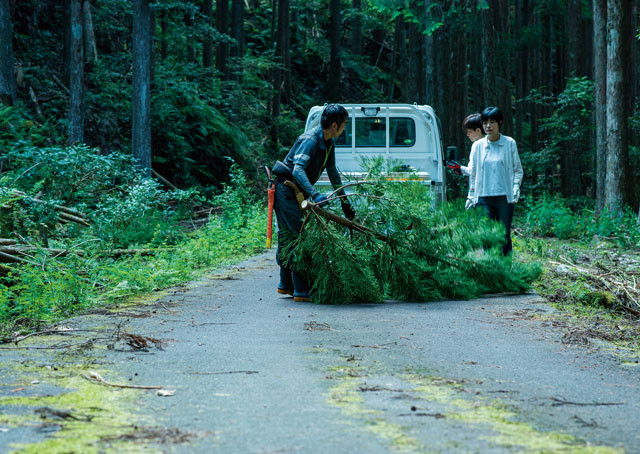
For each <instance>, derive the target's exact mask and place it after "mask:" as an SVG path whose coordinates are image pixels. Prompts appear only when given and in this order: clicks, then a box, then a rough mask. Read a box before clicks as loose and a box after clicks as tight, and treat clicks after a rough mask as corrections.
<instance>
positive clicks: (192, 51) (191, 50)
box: [184, 5, 196, 63]
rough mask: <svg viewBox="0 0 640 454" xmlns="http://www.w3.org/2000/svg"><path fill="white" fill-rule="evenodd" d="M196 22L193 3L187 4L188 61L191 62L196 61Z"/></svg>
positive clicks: (185, 18) (185, 14) (185, 20)
mask: <svg viewBox="0 0 640 454" xmlns="http://www.w3.org/2000/svg"><path fill="white" fill-rule="evenodd" d="M194 22H195V20H194V12H193V8H192V7H191V5H187V10H186V11H185V12H184V24H185V25H186V27H187V61H188V62H189V63H195V62H196V48H195V47H194V46H193V35H194V27H195V24H194Z"/></svg>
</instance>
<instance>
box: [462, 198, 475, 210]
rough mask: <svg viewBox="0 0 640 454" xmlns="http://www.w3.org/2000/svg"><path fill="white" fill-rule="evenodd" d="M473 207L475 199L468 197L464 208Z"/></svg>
mask: <svg viewBox="0 0 640 454" xmlns="http://www.w3.org/2000/svg"><path fill="white" fill-rule="evenodd" d="M472 207H473V200H471V199H467V201H466V202H465V203H464V209H465V210H468V209H469V208H472Z"/></svg>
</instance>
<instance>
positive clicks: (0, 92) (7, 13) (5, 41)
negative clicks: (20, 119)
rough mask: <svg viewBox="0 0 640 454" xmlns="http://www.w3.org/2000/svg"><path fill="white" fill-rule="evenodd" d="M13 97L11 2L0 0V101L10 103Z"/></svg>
mask: <svg viewBox="0 0 640 454" xmlns="http://www.w3.org/2000/svg"><path fill="white" fill-rule="evenodd" d="M15 99H16V79H15V76H14V74H13V31H12V26H11V4H10V1H9V0H0V103H3V104H7V105H11V104H13V102H14V101H15Z"/></svg>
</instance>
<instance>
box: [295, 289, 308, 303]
mask: <svg viewBox="0 0 640 454" xmlns="http://www.w3.org/2000/svg"><path fill="white" fill-rule="evenodd" d="M293 301H295V302H296V303H312V302H313V300H312V299H311V297H310V296H309V294H308V293H306V292H305V293H298V294H297V295H296V294H295V293H294V295H293Z"/></svg>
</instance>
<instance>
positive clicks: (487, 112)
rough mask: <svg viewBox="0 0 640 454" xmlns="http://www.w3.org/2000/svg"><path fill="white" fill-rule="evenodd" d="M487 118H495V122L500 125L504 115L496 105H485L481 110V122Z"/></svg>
mask: <svg viewBox="0 0 640 454" xmlns="http://www.w3.org/2000/svg"><path fill="white" fill-rule="evenodd" d="M487 120H495V121H496V123H498V124H499V125H501V126H502V122H503V121H504V116H503V115H502V112H501V111H500V109H498V108H497V107H487V108H486V109H484V110H483V111H482V122H483V123H484V122H485V121H487Z"/></svg>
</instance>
